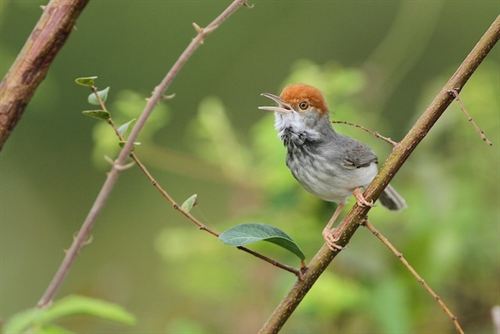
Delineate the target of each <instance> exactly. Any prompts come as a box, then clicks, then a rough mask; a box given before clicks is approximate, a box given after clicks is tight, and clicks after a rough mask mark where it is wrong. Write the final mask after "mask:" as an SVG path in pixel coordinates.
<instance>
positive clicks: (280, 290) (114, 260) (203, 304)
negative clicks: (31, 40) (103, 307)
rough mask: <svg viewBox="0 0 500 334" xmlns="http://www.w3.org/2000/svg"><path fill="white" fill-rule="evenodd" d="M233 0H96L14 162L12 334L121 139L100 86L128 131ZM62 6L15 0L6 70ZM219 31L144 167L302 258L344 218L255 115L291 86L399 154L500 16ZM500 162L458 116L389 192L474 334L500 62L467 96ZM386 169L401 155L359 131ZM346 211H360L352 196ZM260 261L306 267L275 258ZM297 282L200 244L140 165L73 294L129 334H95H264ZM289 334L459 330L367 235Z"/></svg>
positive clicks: (287, 5)
mask: <svg viewBox="0 0 500 334" xmlns="http://www.w3.org/2000/svg"><path fill="white" fill-rule="evenodd" d="M228 2H229V1H202V0H199V1H180V0H179V1H160V0H155V1H153V0H148V1H146V0H136V1H132V0H120V1H118V0H106V1H91V2H90V4H89V5H88V7H87V9H86V10H85V11H84V13H83V15H82V16H81V18H80V19H79V21H78V24H77V27H76V29H75V31H74V32H73V34H72V35H71V37H70V39H69V41H68V42H67V44H66V46H65V47H64V48H63V50H62V52H61V53H60V54H59V56H58V57H57V59H56V61H55V62H54V64H53V65H52V67H51V69H50V72H49V74H48V76H47V78H46V80H45V81H44V82H43V84H42V85H41V86H40V88H39V90H38V91H37V93H36V95H35V97H34V99H33V100H32V102H31V104H30V105H29V106H28V108H27V110H26V112H25V114H24V116H23V118H22V120H21V121H20V122H19V124H18V125H17V127H16V129H15V131H14V132H13V134H12V135H11V137H10V138H9V140H8V141H7V143H6V146H5V147H4V149H3V151H2V152H1V153H0V319H2V321H6V320H7V319H9V318H10V317H11V316H12V315H13V314H16V313H18V312H20V311H22V310H25V309H27V308H29V307H32V306H33V305H34V304H35V303H36V301H37V300H38V298H39V297H40V295H41V294H42V292H43V290H44V289H45V287H46V286H47V284H48V282H49V280H50V278H51V277H52V274H53V273H54V271H55V269H56V268H57V266H58V265H59V263H60V261H61V259H62V257H63V249H65V248H67V247H68V246H69V244H70V242H71V241H72V237H73V234H74V233H75V231H77V229H78V228H79V226H80V224H81V222H82V220H83V218H84V217H85V215H86V212H87V210H88V209H89V207H90V205H91V203H92V201H93V199H94V198H95V196H96V193H97V191H98V189H99V187H100V185H101V184H102V182H103V180H104V177H105V172H106V169H107V168H109V166H108V165H107V163H106V162H105V160H104V155H107V156H113V155H114V154H116V150H117V145H116V142H115V140H114V138H113V136H112V133H111V132H110V130H109V129H108V128H106V126H105V124H101V123H99V122H98V121H95V120H91V119H89V118H85V117H82V115H81V114H80V111H81V110H84V109H91V108H92V107H90V106H88V105H87V103H86V97H87V95H88V92H87V91H86V90H85V89H84V88H83V87H79V86H76V85H75V84H74V82H73V80H74V78H76V77H78V76H87V75H98V76H99V79H98V82H97V83H98V86H99V87H100V88H104V87H106V86H110V87H111V89H110V95H109V99H108V103H109V107H110V109H111V111H112V113H113V117H114V118H115V119H116V120H117V121H119V122H123V121H127V120H128V119H130V118H134V117H136V116H137V115H138V113H139V112H140V111H141V110H142V108H143V106H144V103H145V101H144V98H145V97H147V96H148V95H149V94H150V92H151V90H152V88H153V87H154V86H155V85H156V84H157V83H158V82H159V80H160V79H161V78H162V76H163V75H164V73H165V72H166V70H167V69H168V68H169V67H170V66H171V65H172V63H173V62H174V60H175V59H176V58H177V57H178V55H179V54H180V52H181V51H182V50H183V48H184V47H185V45H186V44H187V43H188V42H189V41H190V39H191V38H192V37H193V36H194V30H193V28H192V26H191V22H193V21H195V22H197V23H198V24H200V25H203V24H206V23H207V22H208V21H209V20H211V19H212V18H213V17H214V16H215V15H216V14H218V13H219V12H220V11H221V10H222V9H223V8H224V6H225V5H226V4H227V3H228ZM45 3H46V1H34V0H33V1H31V0H0V73H1V74H2V75H3V74H4V73H5V72H6V70H7V69H8V67H9V66H10V64H11V63H12V62H13V60H14V58H15V56H16V54H17V53H18V51H19V50H20V48H21V46H22V45H23V43H24V40H25V39H26V37H27V36H28V35H29V32H30V31H31V29H32V27H33V26H34V24H35V22H36V20H37V19H38V17H39V15H40V14H41V9H40V7H39V6H40V5H43V4H45ZM251 3H253V4H255V7H254V8H253V9H247V8H243V9H241V10H240V11H239V12H238V13H236V15H234V16H233V17H232V18H231V19H230V20H229V21H228V22H227V23H225V24H224V25H223V26H221V28H220V29H219V30H217V32H216V33H215V34H214V35H213V36H210V38H209V39H208V40H207V41H206V43H205V44H204V45H203V46H202V47H201V48H200V49H199V51H198V52H197V53H196V54H195V55H194V57H193V58H192V59H191V60H190V61H189V63H188V64H187V65H186V67H185V68H184V69H183V70H182V72H181V73H180V74H179V75H178V77H177V78H176V80H175V81H174V84H173V85H172V87H171V89H170V93H176V97H175V99H173V100H170V101H168V102H164V103H163V104H162V105H161V106H160V107H158V108H157V110H156V111H155V114H154V115H153V117H152V118H151V119H150V122H149V123H148V125H147V126H146V129H145V131H144V133H143V136H142V138H141V142H142V145H141V146H140V147H139V148H138V149H137V153H138V154H139V156H140V157H141V158H142V159H143V161H144V162H145V164H146V165H147V166H149V167H150V168H151V170H152V172H153V173H154V175H155V176H156V177H157V178H158V179H159V180H160V182H161V184H163V185H164V186H165V188H167V189H168V190H169V191H170V192H171V193H172V195H173V196H174V197H175V198H176V199H178V200H179V201H182V200H184V199H185V198H187V197H188V196H190V195H191V194H193V193H197V194H198V198H199V205H198V206H197V207H196V208H195V209H194V210H193V213H194V214H195V215H196V216H198V217H199V218H200V219H201V220H203V221H204V222H205V223H207V224H209V225H210V226H211V227H213V228H215V229H217V230H219V231H222V230H224V229H226V228H229V227H230V226H233V225H235V224H238V223H243V222H262V223H268V224H272V225H275V226H278V227H280V228H281V229H283V230H284V231H286V232H287V233H289V234H290V235H291V236H292V237H293V238H294V239H295V240H296V241H297V242H298V243H299V244H300V245H301V247H302V249H303V250H304V252H305V253H306V255H307V257H308V258H311V257H312V256H313V255H314V253H315V251H316V250H317V249H318V248H319V246H320V244H321V242H322V239H321V229H322V227H323V225H324V223H325V222H326V220H327V219H328V217H329V215H330V214H331V212H332V210H333V209H334V205H332V204H329V203H324V202H322V201H320V200H319V199H317V198H314V197H313V196H312V195H310V194H308V193H306V192H305V191H304V190H302V189H301V188H300V187H299V186H298V185H297V184H296V182H295V181H294V180H293V178H292V177H291V175H290V174H289V172H288V170H287V169H286V167H285V165H284V153H285V152H284V148H283V147H282V145H281V144H280V142H279V140H278V139H277V137H276V134H275V132H274V129H273V119H272V115H269V114H264V113H263V112H260V111H258V110H257V106H258V105H262V104H266V103H268V101H266V99H263V98H262V97H260V96H259V93H261V92H274V93H277V92H279V90H280V89H281V88H282V87H283V85H285V84H286V83H289V82H297V81H300V82H306V83H310V84H313V85H316V86H318V87H320V88H321V89H323V90H324V91H325V94H326V97H327V100H328V102H329V105H330V109H331V112H332V117H333V118H334V119H339V120H348V121H352V122H357V123H360V124H363V125H365V126H367V127H370V128H373V129H376V130H378V131H380V132H381V133H383V134H385V135H387V136H390V137H392V138H395V139H398V138H401V136H403V135H404V134H405V133H406V131H407V130H408V129H409V127H410V126H411V125H412V123H413V122H414V121H415V119H416V117H417V116H418V115H419V114H420V113H421V112H422V111H423V110H424V108H425V106H426V105H427V104H428V103H429V102H430V101H431V99H432V97H433V96H434V95H435V94H436V92H437V91H438V89H439V87H440V86H441V85H443V83H444V82H445V81H446V80H447V78H448V77H449V76H450V75H451V74H452V73H453V71H454V70H455V69H456V68H457V67H458V65H459V64H460V62H461V61H462V60H463V58H464V57H465V56H466V54H467V53H468V52H469V50H470V49H471V48H472V47H473V46H474V44H475V43H476V41H477V40H478V39H479V37H480V36H481V34H482V33H483V32H484V31H485V30H486V28H487V27H488V26H489V24H490V23H491V22H492V21H493V20H494V18H495V17H496V16H497V15H498V13H499V9H500V6H499V3H498V1H494V0H492V1H488V0H477V1H470V0H453V1H451V0H447V1H444V0H432V1H395V0H391V1H389V0H384V1H368V0H365V1H326V0H325V1H318V0H315V1H291V0H288V1H259V0H255V1H251ZM462 98H463V101H464V103H465V105H466V106H467V108H468V109H469V111H470V112H471V114H473V116H474V117H475V119H476V121H477V122H478V123H479V124H480V125H481V126H482V128H483V130H484V131H485V132H486V133H487V134H488V135H489V137H490V139H491V140H492V141H493V142H494V143H495V145H496V146H493V147H488V146H486V145H484V143H482V142H481V140H480V139H479V137H478V136H477V134H476V133H475V132H474V130H473V129H472V127H471V126H470V125H469V124H468V123H467V121H466V119H465V117H464V116H463V115H462V114H461V112H460V111H459V109H458V106H457V105H456V104H453V105H452V106H451V107H450V108H449V109H448V111H447V112H446V113H445V115H444V116H443V117H442V119H440V120H439V122H438V124H437V125H436V127H435V128H434V129H433V130H432V132H431V133H430V135H429V136H428V137H427V138H426V139H425V140H424V141H423V142H422V144H421V145H420V146H419V147H418V149H417V150H416V151H415V153H414V155H413V156H412V157H411V158H410V159H409V161H408V163H407V164H406V165H405V166H404V168H403V169H402V170H401V171H400V173H399V174H398V175H397V176H396V178H395V180H394V181H393V184H394V185H395V186H396V187H397V188H398V190H399V191H400V193H401V194H403V195H404V196H405V197H406V199H407V202H408V204H409V208H408V209H407V210H405V211H404V212H401V213H391V212H388V211H385V210H384V209H382V208H376V209H375V210H372V211H371V212H370V217H371V219H372V221H373V222H374V223H375V224H376V225H377V226H378V227H379V229H380V230H381V231H382V232H384V233H385V234H386V235H387V236H388V237H389V238H390V239H391V240H392V241H393V242H394V243H395V244H396V245H397V246H398V247H399V248H400V250H401V251H402V252H403V253H404V254H405V255H406V257H407V258H408V260H409V261H410V262H411V263H412V264H413V265H414V266H415V267H416V268H417V270H419V271H420V273H421V274H422V275H423V277H424V278H425V279H426V280H427V281H428V282H429V284H430V285H431V286H432V287H434V288H435V290H437V291H438V293H439V294H440V295H441V296H442V297H443V298H444V299H445V301H447V302H448V303H449V305H450V307H451V308H452V309H453V310H454V311H455V312H456V314H457V315H458V316H459V318H460V319H461V321H462V322H463V324H464V325H465V328H466V330H467V331H468V332H469V333H492V332H493V324H492V321H491V315H490V311H491V308H492V307H493V306H494V305H495V304H499V303H500V293H499V291H500V284H499V282H500V280H499V277H500V264H499V255H500V248H499V235H500V234H499V232H500V225H499V221H500V209H499V207H500V206H499V204H500V201H499V200H500V198H499V196H500V195H499V186H498V185H499V182H500V175H499V167H498V166H500V152H499V150H498V145H500V131H499V129H500V114H499V112H500V48H499V47H498V46H497V48H496V50H494V51H493V52H492V53H491V55H490V56H489V57H488V58H487V59H486V61H485V62H484V64H483V65H481V66H480V67H479V69H478V70H477V71H476V73H475V74H474V75H473V77H472V79H471V80H470V81H469V83H468V84H467V86H466V88H465V89H464V91H463V94H462ZM337 129H338V131H340V132H342V133H344V134H348V135H351V136H353V137H355V138H358V139H360V140H362V141H364V142H366V143H368V144H369V145H370V146H371V147H372V148H374V150H375V151H376V152H377V154H378V155H379V157H380V160H381V161H383V160H384V157H385V156H387V154H388V153H389V151H390V147H389V146H388V145H387V144H386V143H384V142H381V141H379V140H377V139H375V138H373V137H370V136H368V135H366V134H365V133H363V132H361V131H359V130H357V129H352V128H348V127H346V126H344V125H338V126H337ZM351 203H352V201H351ZM254 249H257V250H259V251H261V252H264V253H265V254H267V255H269V256H272V257H275V258H278V259H280V260H281V261H283V262H286V263H288V264H291V265H295V266H297V265H298V261H297V259H296V258H295V257H294V256H293V255H290V254H288V253H287V252H286V251H284V250H282V249H279V248H276V247H275V246H273V245H270V244H256V245H255V246H254ZM293 281H294V277H292V276H291V275H290V274H288V273H285V272H282V271H279V270H277V269H275V268H274V267H272V266H270V265H269V264H267V263H264V262H261V261H259V260H257V259H255V258H253V257H251V256H247V255H245V254H243V253H241V252H238V251H236V250H234V249H231V248H230V247H228V246H225V245H224V244H222V243H221V242H219V241H218V240H216V239H214V238H211V237H210V236H209V235H206V234H204V233H202V232H199V231H197V230H196V229H195V228H194V227H193V226H191V225H190V224H189V223H188V222H187V221H186V220H185V219H183V218H182V217H181V216H179V215H178V214H177V213H176V212H175V211H173V210H172V208H170V207H169V206H168V205H166V204H165V203H164V202H163V201H162V199H161V197H160V196H159V195H158V194H157V193H156V192H155V190H154V189H153V188H152V187H151V185H150V184H148V182H147V181H146V180H145V179H144V177H143V176H142V175H141V174H140V173H139V171H138V170H137V169H132V170H129V171H127V172H125V173H123V175H122V176H121V178H120V180H119V182H118V185H117V186H116V188H115V190H114V192H113V194H112V196H111V199H110V200H109V202H108V204H107V206H106V208H105V210H104V211H103V213H102V215H101V216H100V217H99V219H98V221H97V224H96V227H95V229H94V231H93V242H92V243H91V244H90V246H88V247H86V248H85V249H84V251H83V252H82V253H81V256H80V257H79V258H78V260H77V262H76V264H75V266H74V267H73V268H72V270H71V273H70V275H69V276H68V278H67V280H66V281H65V283H64V286H63V288H62V290H61V291H60V293H59V297H62V296H65V295H69V294H79V295H84V296H89V297H95V298H99V299H103V300H106V301H110V302H114V303H117V304H120V305H122V306H123V307H125V308H126V309H127V310H129V311H130V312H131V313H133V314H134V315H135V316H136V318H137V323H136V325H134V326H131V327H127V326H123V325H119V324H114V323H112V322H108V321H104V320H99V319H96V318H89V317H70V318H68V319H67V320H65V321H63V322H62V323H61V324H62V325H63V326H64V327H65V328H67V329H69V330H72V331H75V332H79V333H203V334H205V333H254V332H256V331H257V329H258V328H259V327H260V325H261V324H262V323H263V321H264V320H265V319H266V318H267V316H268V315H269V314H270V312H271V311H272V310H273V308H274V307H275V306H276V305H277V303H278V302H279V300H280V299H281V298H282V297H283V296H284V294H285V293H286V291H287V290H288V289H289V288H290V287H291V286H292V284H293ZM284 332H286V333H331V332H339V333H394V334H400V333H401V334H403V333H451V332H453V328H452V326H451V323H450V321H449V319H448V318H447V317H446V316H445V315H444V313H443V312H442V311H441V309H439V308H438V307H437V305H436V304H435V302H434V301H433V300H432V299H431V298H430V297H429V296H428V295H427V294H426V293H425V292H424V291H423V290H422V288H421V287H420V286H419V285H418V283H416V282H415V281H414V279H413V278H412V277H411V276H410V275H409V274H408V272H407V271H405V270H404V269H403V268H402V266H401V265H400V263H399V262H398V261H397V260H396V259H395V258H394V257H393V255H392V254H390V253H388V251H387V250H386V249H385V248H384V247H383V245H381V244H380V243H379V242H378V241H377V240H376V239H375V238H374V237H373V236H371V235H370V234H369V233H368V232H367V231H365V230H360V231H359V232H358V233H357V234H356V235H355V236H354V238H353V239H352V241H351V243H350V245H349V247H348V248H347V249H346V250H345V251H344V252H342V253H341V255H340V256H339V257H338V258H337V259H336V261H335V263H334V264H333V265H332V266H331V268H330V269H329V270H328V271H327V272H326V273H325V274H324V275H323V276H322V277H321V278H320V280H319V281H318V283H317V284H316V285H315V286H314V288H313V289H312V291H311V292H310V293H309V295H308V296H307V297H306V298H305V300H304V301H303V303H302V304H301V305H300V307H299V308H298V310H297V311H296V313H295V314H294V315H293V316H292V318H291V319H290V321H289V322H288V323H287V325H286V326H285V329H284Z"/></svg>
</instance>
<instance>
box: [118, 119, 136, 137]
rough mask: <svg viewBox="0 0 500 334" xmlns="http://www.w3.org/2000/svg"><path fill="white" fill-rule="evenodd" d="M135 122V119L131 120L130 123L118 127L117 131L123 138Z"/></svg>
mask: <svg viewBox="0 0 500 334" xmlns="http://www.w3.org/2000/svg"><path fill="white" fill-rule="evenodd" d="M134 122H135V118H134V119H131V120H130V121H128V122H127V123H123V124H122V125H120V126H119V127H118V129H116V130H117V131H118V133H119V134H120V135H122V136H124V135H125V133H126V132H127V130H128V128H129V127H130V125H132V123H134Z"/></svg>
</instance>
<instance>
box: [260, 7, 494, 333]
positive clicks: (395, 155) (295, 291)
mask: <svg viewBox="0 0 500 334" xmlns="http://www.w3.org/2000/svg"><path fill="white" fill-rule="evenodd" d="M499 38H500V16H498V17H497V18H496V19H495V21H494V22H493V23H492V24H491V26H490V27H489V28H488V30H487V31H486V32H485V33H484V35H483V36H482V37H481V39H480V40H479V42H478V43H477V44H476V45H475V46H474V48H473V49H472V51H471V52H470V53H469V55H468V56H467V57H466V58H465V60H464V61H463V62H462V64H461V65H460V67H459V68H458V69H457V71H456V72H455V73H454V74H453V76H452V77H451V78H450V79H449V80H448V82H447V83H446V84H445V85H444V87H443V88H442V89H441V91H440V92H439V93H438V94H437V95H436V97H435V98H434V100H433V101H432V102H431V104H430V105H429V106H428V107H427V109H426V110H425V111H424V113H423V114H422V115H421V116H420V118H419V119H418V120H417V121H416V122H415V124H414V125H413V127H412V128H411V129H410V131H409V132H408V133H407V134H406V136H405V137H404V138H403V139H402V140H401V142H400V143H399V144H398V145H397V146H396V147H395V148H394V150H393V151H392V153H391V154H390V155H389V157H388V158H387V160H386V161H385V164H384V166H383V167H382V169H381V170H380V172H379V174H378V175H377V176H376V177H375V179H374V180H373V181H372V183H371V184H370V185H369V186H368V188H367V189H366V191H365V193H364V197H365V198H366V199H367V200H368V201H370V200H373V201H375V200H376V199H377V198H378V197H379V196H380V194H381V193H382V191H383V190H384V188H385V187H386V186H387V185H388V184H389V182H390V181H391V180H392V178H393V177H394V175H395V174H396V173H397V172H398V170H399V168H401V166H402V165H403V164H404V163H405V161H406V159H407V158H408V157H409V156H410V154H411V153H412V152H413V150H414V149H415V148H416V146H417V145H418V144H419V143H420V142H421V141H422V139H424V137H425V136H426V135H427V133H428V132H429V130H430V129H431V128H432V126H433V125H434V123H435V122H436V121H437V120H438V119H439V117H440V116H441V115H442V114H443V112H444V111H445V110H446V108H447V107H448V106H449V104H450V103H451V102H452V101H453V99H454V98H453V96H452V95H450V94H449V91H450V90H451V89H454V90H456V91H457V92H460V91H461V90H462V88H463V87H464V85H465V83H466V82H467V80H468V79H469V78H470V76H471V75H472V73H474V71H475V70H476V69H477V67H478V66H479V65H480V64H481V62H482V61H483V59H484V58H485V57H486V56H487V55H488V53H489V52H490V51H491V49H493V47H494V46H495V44H496V42H497V41H498V39H499ZM369 210H370V208H369V207H360V206H358V205H356V204H355V205H354V206H353V208H352V209H351V211H350V212H349V213H348V214H347V217H346V218H345V220H346V223H347V224H346V227H345V228H344V229H343V230H342V231H341V237H340V240H339V242H338V244H339V245H340V246H345V245H347V243H348V242H349V240H350V239H351V237H352V236H353V234H354V233H355V232H356V230H357V228H358V227H359V224H360V223H361V222H362V220H363V219H364V218H365V216H366V215H367V213H368V211H369ZM338 253H339V252H338V251H336V252H332V251H331V250H330V249H329V248H328V246H326V245H323V246H322V247H321V248H320V250H319V251H318V252H317V253H316V255H315V256H314V258H313V259H312V260H311V262H310V263H309V266H308V270H307V271H306V272H305V274H304V275H303V276H302V278H303V279H302V280H300V281H297V282H296V283H295V284H294V286H293V287H292V289H291V290H290V291H289V292H288V294H287V295H286V296H285V297H284V298H283V300H282V301H281V302H280V304H279V305H278V306H277V307H276V309H275V310H274V311H273V313H272V314H271V316H270V317H269V319H268V320H267V321H266V323H265V324H264V325H263V327H262V328H261V329H260V331H259V333H277V332H278V331H279V330H280V329H281V327H283V325H284V324H285V322H286V321H287V320H288V318H289V317H290V316H291V315H292V313H293V311H294V310H295V309H296V308H297V306H298V305H299V304H300V302H301V301H302V299H303V298H304V296H305V295H306V294H307V292H308V291H309V290H310V289H311V287H312V286H313V284H314V283H315V282H316V280H317V279H318V277H319V276H320V275H321V274H322V273H323V271H325V270H326V268H327V267H328V265H329V264H330V263H331V262H332V261H333V259H334V258H335V256H336V255H337V254H338Z"/></svg>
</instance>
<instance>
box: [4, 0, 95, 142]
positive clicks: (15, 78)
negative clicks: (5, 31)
mask: <svg viewBox="0 0 500 334" xmlns="http://www.w3.org/2000/svg"><path fill="white" fill-rule="evenodd" d="M88 1H89V0H51V1H50V2H49V3H48V5H47V6H44V7H43V14H42V16H41V17H40V19H39V20H38V22H37V24H36V26H35V27H34V28H33V31H32V32H31V35H30V36H29V37H28V39H27V40H26V42H25V44H24V47H23V49H22V50H21V52H19V54H18V56H17V58H16V61H15V62H14V64H12V66H11V67H10V69H9V72H7V74H6V75H5V77H4V78H3V79H2V82H0V150H1V149H2V147H3V144H4V143H5V141H7V138H8V137H9V135H10V133H11V132H12V130H13V129H14V127H15V126H16V124H17V122H18V121H19V119H20V118H21V116H22V114H23V112H24V109H25V108H26V106H27V105H28V103H29V102H30V100H31V97H32V96H33V94H34V93H35V90H36V89H37V87H38V85H39V84H40V83H41V82H42V80H43V79H44V78H45V75H46V74H47V72H48V70H49V67H50V65H51V64H52V61H53V60H54V58H55V57H56V55H57V53H58V52H59V51H60V50H61V49H62V47H63V46H64V43H65V42H66V39H67V38H68V36H69V34H70V33H71V31H72V30H73V26H74V24H75V22H76V19H77V18H78V16H80V14H81V12H82V11H83V9H84V8H85V6H86V5H87V2H88Z"/></svg>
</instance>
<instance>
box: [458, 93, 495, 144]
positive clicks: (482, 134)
mask: <svg viewBox="0 0 500 334" xmlns="http://www.w3.org/2000/svg"><path fill="white" fill-rule="evenodd" d="M448 92H449V93H450V94H451V95H453V97H454V98H455V100H457V102H458V105H459V106H460V110H462V112H463V113H464V115H465V117H467V121H468V122H469V123H471V124H472V126H473V127H474V130H476V132H477V133H478V134H479V137H481V140H482V141H484V142H485V143H486V144H487V145H490V146H493V143H492V142H491V141H490V140H489V139H488V137H486V134H485V133H484V131H483V130H482V129H481V128H480V127H479V125H477V123H476V121H474V118H472V116H471V115H470V114H469V112H468V111H467V109H466V108H465V105H464V103H463V102H462V99H461V98H460V95H459V94H458V92H457V90H456V89H450V90H449V91H448Z"/></svg>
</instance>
